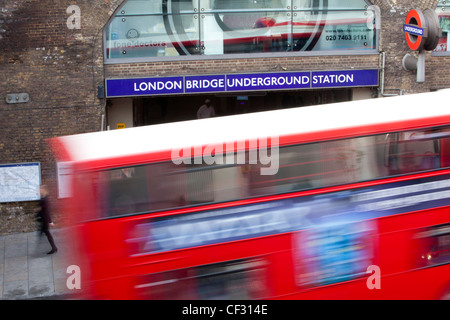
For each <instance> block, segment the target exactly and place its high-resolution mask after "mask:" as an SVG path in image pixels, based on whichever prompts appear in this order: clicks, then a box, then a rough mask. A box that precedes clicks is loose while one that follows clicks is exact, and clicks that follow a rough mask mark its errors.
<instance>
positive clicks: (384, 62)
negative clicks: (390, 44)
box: [378, 51, 403, 97]
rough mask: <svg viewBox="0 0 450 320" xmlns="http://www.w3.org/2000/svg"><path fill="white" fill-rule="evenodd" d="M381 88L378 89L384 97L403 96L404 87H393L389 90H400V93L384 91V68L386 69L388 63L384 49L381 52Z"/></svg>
mask: <svg viewBox="0 0 450 320" xmlns="http://www.w3.org/2000/svg"><path fill="white" fill-rule="evenodd" d="M381 58H382V59H381V61H382V64H381V88H380V89H378V91H379V92H380V94H381V95H382V96H383V97H394V96H401V95H403V91H402V89H398V88H392V89H388V90H395V91H398V93H385V92H384V69H385V65H386V52H384V51H382V52H381Z"/></svg>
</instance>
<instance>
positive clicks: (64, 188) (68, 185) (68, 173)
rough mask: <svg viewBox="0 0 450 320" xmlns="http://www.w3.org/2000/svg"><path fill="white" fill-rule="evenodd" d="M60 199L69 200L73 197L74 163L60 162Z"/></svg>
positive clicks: (57, 167) (58, 169)
mask: <svg viewBox="0 0 450 320" xmlns="http://www.w3.org/2000/svg"><path fill="white" fill-rule="evenodd" d="M56 169H57V172H58V198H60V199H61V198H69V197H71V196H72V163H71V162H58V163H57V164H56Z"/></svg>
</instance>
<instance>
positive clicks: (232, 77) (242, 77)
mask: <svg viewBox="0 0 450 320" xmlns="http://www.w3.org/2000/svg"><path fill="white" fill-rule="evenodd" d="M368 86H378V70H377V69H370V70H338V71H306V72H284V73H256V74H227V75H224V74H222V75H198V76H175V77H152V78H134V79H106V96H107V97H109V98H112V97H131V96H151V95H169V94H170V95H172V94H194V93H219V92H246V91H271V90H298V89H314V88H340V87H368Z"/></svg>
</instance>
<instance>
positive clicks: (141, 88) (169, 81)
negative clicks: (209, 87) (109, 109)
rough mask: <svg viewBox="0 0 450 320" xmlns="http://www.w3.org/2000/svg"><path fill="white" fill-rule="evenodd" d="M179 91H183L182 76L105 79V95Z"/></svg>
mask: <svg viewBox="0 0 450 320" xmlns="http://www.w3.org/2000/svg"><path fill="white" fill-rule="evenodd" d="M179 93H184V83H183V77H167V78H139V79H108V80H106V96H107V97H132V96H141V95H147V96H148V95H158V94H179Z"/></svg>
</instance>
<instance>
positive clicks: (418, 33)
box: [403, 24, 423, 36]
mask: <svg viewBox="0 0 450 320" xmlns="http://www.w3.org/2000/svg"><path fill="white" fill-rule="evenodd" d="M403 31H405V32H407V33H409V34H413V35H415V36H423V29H422V28H420V27H417V26H411V25H409V24H404V25H403Z"/></svg>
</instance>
